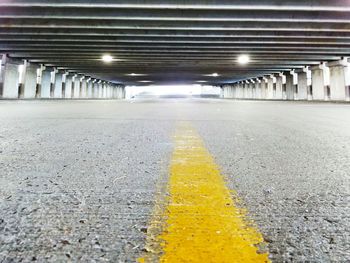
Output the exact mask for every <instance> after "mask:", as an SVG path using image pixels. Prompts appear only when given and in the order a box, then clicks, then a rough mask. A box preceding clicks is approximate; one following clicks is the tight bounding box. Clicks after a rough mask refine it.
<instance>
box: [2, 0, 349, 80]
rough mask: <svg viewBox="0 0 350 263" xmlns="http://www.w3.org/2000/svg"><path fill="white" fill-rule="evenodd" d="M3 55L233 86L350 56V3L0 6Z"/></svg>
mask: <svg viewBox="0 0 350 263" xmlns="http://www.w3.org/2000/svg"><path fill="white" fill-rule="evenodd" d="M0 52H2V53H7V54H9V55H10V56H12V57H17V58H23V59H29V60H30V61H32V62H36V63H42V64H46V65H50V66H56V67H59V68H64V69H67V70H71V71H74V72H78V73H83V74H87V75H91V76H94V77H97V78H103V79H107V80H110V81H114V82H119V83H124V84H126V85H140V84H142V83H144V82H140V81H145V80H148V81H153V82H154V83H155V84H157V83H158V84H163V83H170V84H175V83H178V84H179V83H196V82H198V81H208V83H211V84H222V83H230V82H233V81H236V80H240V79H244V78H249V77H255V76H258V75H263V74H269V73H274V72H279V71H284V70H290V69H294V68H300V67H303V66H305V65H314V64H318V63H320V62H321V61H331V60H336V59H339V58H341V57H342V56H348V55H350V2H349V1H296V0H295V1H272V0H271V1H267V0H264V1H261V0H260V1H258V0H256V1H180V0H177V1H164V0H162V1H160V0H159V1H130V0H129V1H107V0H98V1H82V0H80V1H79V0H70V1H66V0H61V1H38V0H22V1H20V0H12V1H9V0H8V1H4V0H2V1H1V0H0ZM104 54H110V55H112V56H113V57H114V58H115V60H114V61H113V62H112V63H110V64H106V63H103V62H102V61H101V57H102V55H104ZM240 54H249V55H250V57H251V63H249V64H248V65H246V66H242V65H239V64H238V63H237V62H236V60H237V56H239V55H240ZM131 73H134V74H132V75H130V74H131ZM212 73H218V74H219V76H218V77H213V76H210V75H211V74H212Z"/></svg>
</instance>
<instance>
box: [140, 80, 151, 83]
mask: <svg viewBox="0 0 350 263" xmlns="http://www.w3.org/2000/svg"><path fill="white" fill-rule="evenodd" d="M139 82H141V83H151V82H153V81H151V80H140V81H139Z"/></svg>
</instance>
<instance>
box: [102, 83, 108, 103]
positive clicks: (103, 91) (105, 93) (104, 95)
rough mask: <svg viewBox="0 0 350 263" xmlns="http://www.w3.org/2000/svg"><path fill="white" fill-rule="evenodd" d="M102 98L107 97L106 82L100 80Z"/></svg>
mask: <svg viewBox="0 0 350 263" xmlns="http://www.w3.org/2000/svg"><path fill="white" fill-rule="evenodd" d="M102 98H103V99H105V98H107V83H106V82H102Z"/></svg>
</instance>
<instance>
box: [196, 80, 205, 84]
mask: <svg viewBox="0 0 350 263" xmlns="http://www.w3.org/2000/svg"><path fill="white" fill-rule="evenodd" d="M196 82H197V83H206V82H208V81H206V80H197V81H196Z"/></svg>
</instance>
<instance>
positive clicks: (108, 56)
mask: <svg viewBox="0 0 350 263" xmlns="http://www.w3.org/2000/svg"><path fill="white" fill-rule="evenodd" d="M102 60H103V61H104V62H106V63H110V62H112V61H113V57H112V56H111V55H104V56H103V57H102Z"/></svg>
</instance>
